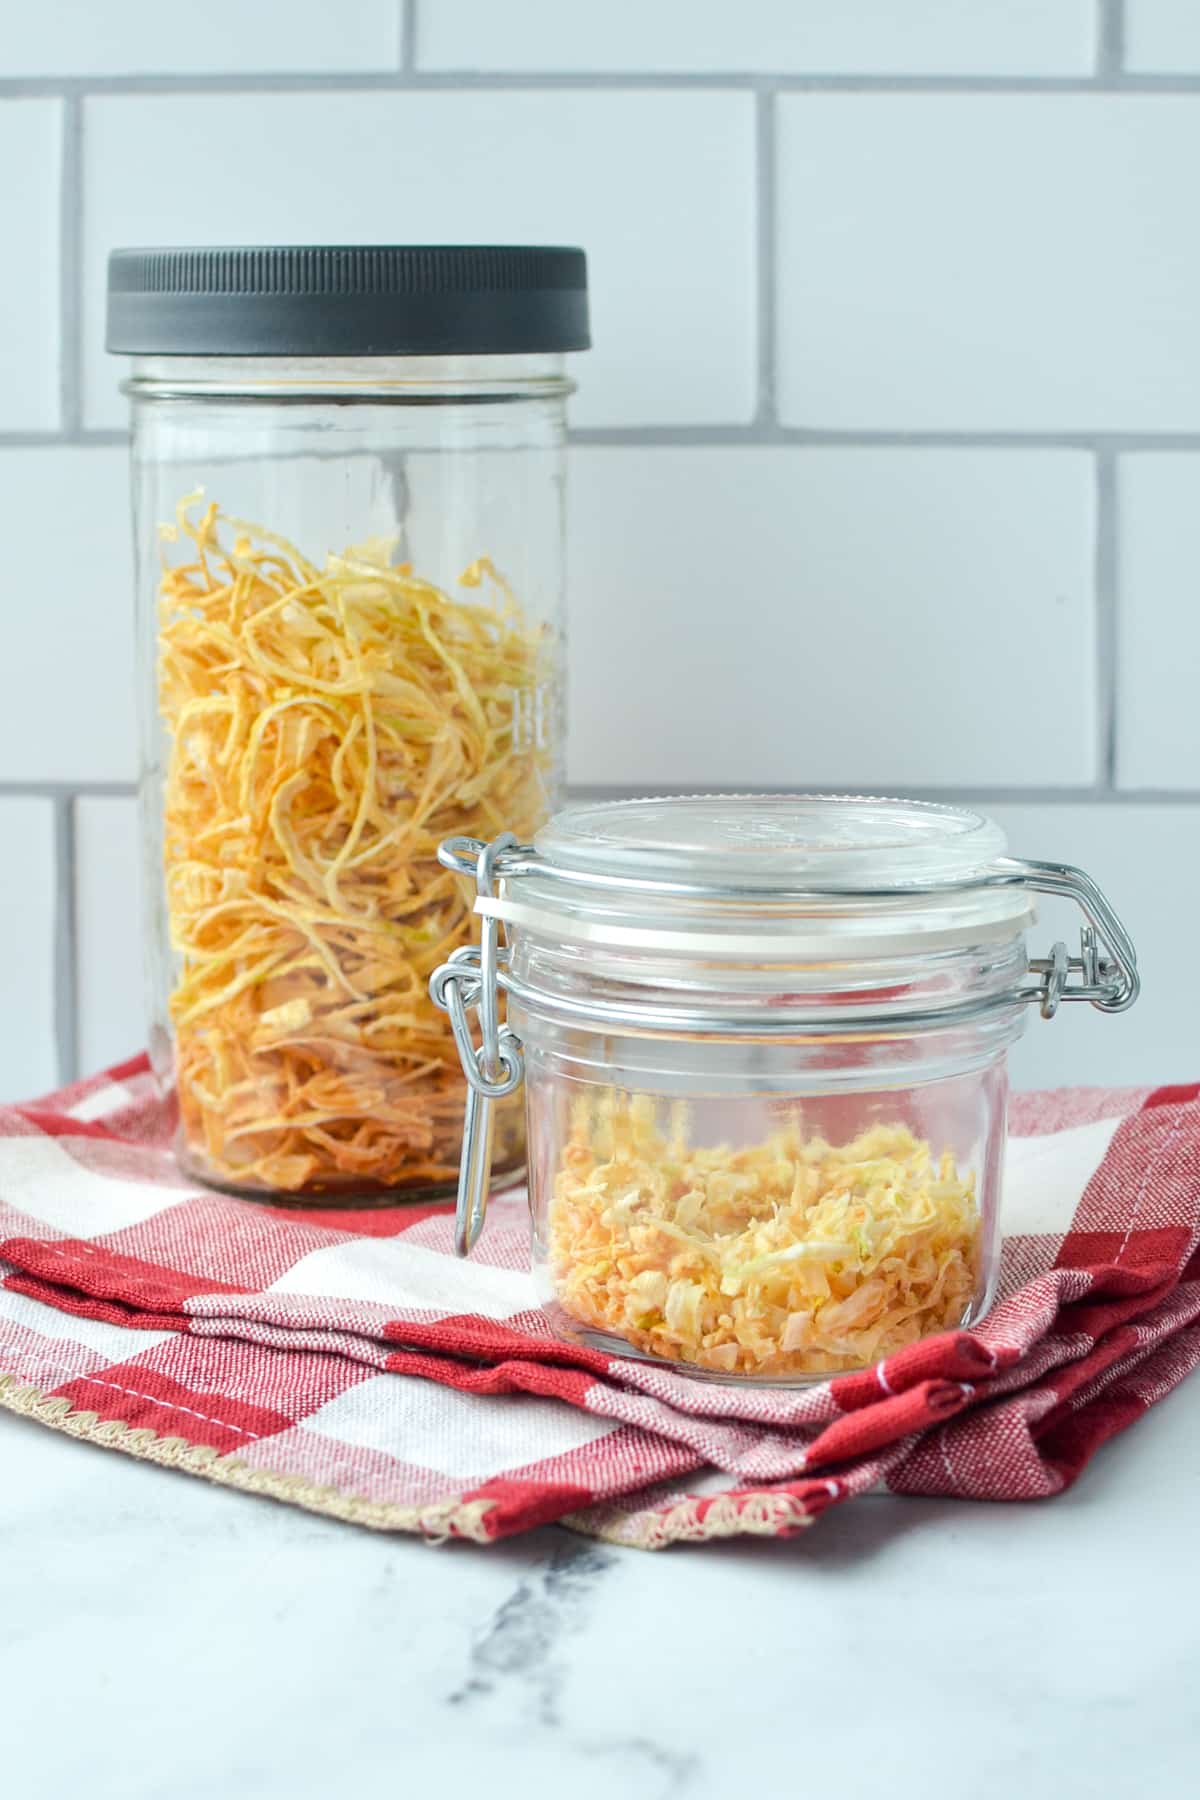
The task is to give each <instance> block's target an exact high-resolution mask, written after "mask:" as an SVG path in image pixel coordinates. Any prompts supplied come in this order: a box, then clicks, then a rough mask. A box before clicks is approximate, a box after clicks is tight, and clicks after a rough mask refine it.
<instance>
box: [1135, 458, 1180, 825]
mask: <svg viewBox="0 0 1200 1800" xmlns="http://www.w3.org/2000/svg"><path fill="white" fill-rule="evenodd" d="M1117 506H1118V511H1119V517H1120V521H1121V538H1120V544H1121V561H1120V583H1119V591H1120V599H1121V608H1120V614H1119V617H1118V620H1117V646H1118V651H1119V655H1120V659H1121V685H1120V712H1119V715H1118V719H1117V780H1118V783H1119V784H1120V786H1121V787H1122V788H1172V789H1180V790H1183V791H1186V790H1187V789H1189V788H1195V786H1196V782H1197V776H1198V775H1200V595H1198V593H1197V582H1196V572H1197V570H1198V569H1200V456H1196V455H1193V456H1187V455H1181V454H1179V453H1178V452H1175V453H1174V454H1172V455H1169V456H1167V455H1163V454H1161V453H1159V454H1149V455H1145V456H1126V457H1122V459H1121V465H1120V485H1119V487H1118V490H1117Z"/></svg>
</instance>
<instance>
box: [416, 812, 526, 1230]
mask: <svg viewBox="0 0 1200 1800" xmlns="http://www.w3.org/2000/svg"><path fill="white" fill-rule="evenodd" d="M467 841H468V840H464V839H461V838H459V839H452V840H451V842H452V843H454V845H455V846H456V848H461V847H462V845H463V844H464V843H465V842H467ZM516 842H517V840H516V838H515V837H514V836H513V834H512V832H511V831H506V832H504V833H503V835H502V836H500V837H498V838H495V839H493V841H492V842H491V843H490V844H472V848H473V849H474V850H475V851H476V856H475V885H476V888H477V889H478V891H479V893H480V895H481V896H483V895H487V896H490V895H491V894H492V893H493V892H494V891H495V889H494V883H495V867H496V859H497V857H499V856H500V855H501V853H502V852H503V851H505V850H508V849H511V848H512V847H513V846H514V845H515V844H516ZM448 847H449V846H444V848H448ZM442 860H443V862H444V861H445V859H444V858H443V859H442ZM446 866H448V867H451V868H455V869H459V868H460V866H461V865H460V864H459V863H457V862H453V863H449V864H447V865H446ZM500 960H501V950H500V926H499V921H498V920H496V919H490V918H485V919H483V921H482V927H481V932H480V942H479V945H478V948H477V947H476V946H475V945H474V944H465V945H464V946H463V947H462V948H461V949H459V950H455V951H454V952H453V954H452V955H451V957H450V959H449V961H448V962H444V963H443V964H442V966H441V968H439V969H435V970H434V972H433V974H432V976H431V977H430V980H429V995H430V998H431V999H432V1001H433V1003H434V1005H435V1006H440V1007H441V1009H442V1011H443V1012H445V1013H448V1014H449V1017H450V1029H451V1031H452V1032H453V1033H454V1042H455V1044H456V1045H457V1046H458V1055H459V1060H460V1061H461V1063H462V1066H463V1074H464V1075H465V1076H466V1078H467V1106H466V1114H465V1117H464V1119H463V1143H462V1161H461V1162H460V1164H459V1169H458V1199H457V1203H456V1205H455V1210H454V1253H455V1255H456V1256H469V1255H470V1253H471V1251H472V1250H473V1249H474V1247H475V1244H476V1242H477V1241H478V1238H479V1234H480V1232H481V1231H482V1230H483V1222H484V1218H485V1216H486V1214H487V1198H488V1183H489V1181H490V1180H491V1173H492V1140H493V1137H494V1134H495V1105H496V1101H497V1100H503V1099H504V1097H505V1095H506V1094H512V1093H515V1092H516V1090H517V1088H519V1087H520V1085H521V1083H522V1081H523V1080H524V1079H525V1061H524V1058H523V1057H522V1055H521V1045H520V1040H519V1039H518V1037H517V1035H516V1033H515V1032H513V1031H510V1030H509V1028H508V1026H507V1025H501V1024H500V988H499V982H498V980H497V977H498V974H499V965H500ZM469 1011H477V1012H478V1014H479V1023H480V1029H481V1036H482V1042H481V1043H480V1046H479V1048H478V1049H476V1048H475V1044H474V1040H473V1039H472V1037H471V1026H470V1021H469V1020H468V1018H467V1014H468V1012H469Z"/></svg>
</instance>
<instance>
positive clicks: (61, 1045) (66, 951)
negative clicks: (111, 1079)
mask: <svg viewBox="0 0 1200 1800" xmlns="http://www.w3.org/2000/svg"><path fill="white" fill-rule="evenodd" d="M75 824H76V815H75V801H74V799H73V798H71V797H70V796H69V795H68V794H60V795H59V796H58V797H57V798H56V799H55V802H54V883H55V890H54V891H55V904H54V1043H55V1053H56V1056H57V1059H58V1078H59V1081H60V1083H66V1082H68V1081H74V1080H75V1079H76V1077H77V1076H78V1074H79V942H78V935H77V930H76V910H75V879H76V870H77V856H76V836H75Z"/></svg>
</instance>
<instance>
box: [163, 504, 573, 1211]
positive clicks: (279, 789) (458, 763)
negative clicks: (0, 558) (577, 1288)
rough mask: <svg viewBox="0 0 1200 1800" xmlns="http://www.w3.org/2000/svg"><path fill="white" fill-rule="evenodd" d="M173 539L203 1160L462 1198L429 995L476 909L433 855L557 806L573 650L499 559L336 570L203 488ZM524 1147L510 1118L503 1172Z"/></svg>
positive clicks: (250, 1175)
mask: <svg viewBox="0 0 1200 1800" xmlns="http://www.w3.org/2000/svg"><path fill="white" fill-rule="evenodd" d="M161 531H162V535H163V537H164V538H165V539H166V540H167V541H168V542H171V543H175V544H177V545H182V546H185V547H186V548H185V551H184V560H182V561H179V562H174V563H170V564H168V565H165V566H164V569H163V573H162V577H161V584H160V590H159V705H160V711H161V714H162V717H163V720H164V723H165V727H166V732H167V738H168V752H167V771H166V781H165V797H164V847H163V857H164V866H165V879H166V902H167V915H168V922H169V928H170V935H171V943H172V948H173V950H174V952H175V953H176V957H177V959H178V961H177V978H176V981H175V985H174V989H173V992H172V994H171V996H170V1014H171V1019H172V1024H173V1027H174V1036H175V1073H176V1080H177V1085H178V1093H179V1104H180V1115H181V1130H182V1136H183V1141H184V1150H185V1156H186V1158H187V1160H188V1162H189V1163H190V1164H191V1166H193V1167H194V1168H196V1169H197V1170H198V1171H199V1172H201V1173H203V1174H205V1175H207V1176H208V1177H209V1178H210V1179H213V1180H216V1181H218V1182H221V1183H225V1184H227V1185H231V1186H233V1187H236V1188H245V1189H247V1190H250V1191H267V1192H282V1193H287V1194H290V1195H297V1196H298V1195H302V1194H305V1193H314V1194H319V1193H328V1192H332V1191H340V1190H353V1191H355V1192H371V1191H377V1190H390V1189H393V1188H398V1187H399V1188H406V1187H416V1188H419V1187H423V1186H426V1185H430V1184H441V1183H446V1182H449V1181H451V1180H452V1179H453V1178H454V1176H455V1174H456V1172H457V1164H458V1145H459V1136H460V1130H461V1115H462V1101H463V1083H462V1077H461V1071H460V1069H459V1064H458V1057H457V1052H456V1050H455V1048H454V1044H453V1040H452V1038H451V1035H450V1032H449V1027H448V1024H447V1021H446V1019H445V1017H444V1015H443V1014H442V1013H440V1012H439V1011H438V1010H437V1009H436V1008H435V1007H434V1006H433V1004H432V1002H431V1001H430V999H429V996H428V992H427V983H428V979H429V975H430V973H431V971H432V970H433V969H434V968H435V967H436V966H437V965H438V963H440V962H442V961H444V960H445V958H446V957H447V955H448V954H449V953H450V951H451V950H453V949H455V948H457V947H458V946H459V945H460V944H462V943H465V942H467V941H469V939H470V937H471V925H472V918H471V911H470V897H469V896H468V895H467V894H466V893H465V892H464V890H463V888H462V886H461V885H460V883H459V882H458V880H457V878H456V877H455V876H453V875H451V874H449V873H447V872H446V871H445V870H443V869H442V868H440V867H439V865H438V862H437V855H436V852H437V846H438V844H439V842H440V841H441V840H442V839H443V838H444V837H447V836H450V835H453V834H463V835H467V836H478V837H481V838H491V837H494V836H495V835H496V834H497V833H498V832H500V831H502V830H515V831H516V832H518V833H519V834H521V835H529V834H531V833H532V831H533V830H534V829H535V828H536V826H537V825H538V824H539V823H540V822H541V820H542V819H543V818H544V817H545V816H546V813H547V812H548V810H549V805H550V801H551V799H552V797H553V795H552V788H553V783H554V779H555V774H554V756H553V749H552V747H550V746H546V745H544V744H543V743H541V742H540V741H539V735H540V734H538V733H536V732H534V731H533V730H531V729H529V727H528V721H530V720H532V719H534V718H535V717H536V716H537V715H538V701H539V696H540V695H541V694H542V693H543V690H544V687H545V684H547V683H550V684H553V683H554V679H555V675H556V657H557V651H556V646H555V641H554V638H553V635H552V633H551V632H550V631H549V630H548V629H545V628H537V627H531V626H530V625H529V624H528V623H527V622H526V620H525V618H524V616H523V614H522V611H521V609H520V607H519V606H518V604H517V603H516V601H515V600H514V598H513V596H512V594H511V593H510V592H509V590H508V588H507V586H506V584H505V583H504V582H503V580H502V579H501V578H500V576H499V575H498V574H497V572H496V571H495V570H494V569H493V568H492V566H491V564H490V563H489V562H488V561H487V560H486V559H481V560H479V561H478V562H476V563H474V564H472V566H471V567H470V568H469V569H468V570H467V571H466V572H465V574H464V575H463V576H462V577H461V581H462V583H463V585H464V586H466V587H468V588H475V589H479V588H484V589H485V593H484V594H481V595H480V597H479V598H473V599H470V600H456V599H454V598H451V597H450V596H449V595H447V594H446V593H444V592H443V591H442V590H441V589H439V588H437V587H435V586H433V585H432V584H431V583H429V582H427V581H424V580H421V579H420V578H419V577H418V576H416V575H414V574H413V572H412V570H411V568H410V567H409V566H408V565H393V564H392V563H391V562H390V561H389V557H390V555H391V551H392V545H391V544H390V543H389V542H387V541H384V540H375V541H372V542H370V543H367V544H364V545H362V546H359V547H357V548H355V549H352V550H348V551H347V552H346V553H345V554H344V555H330V556H329V557H328V559H327V561H326V563H325V565H324V567H320V568H319V567H318V566H317V565H316V564H314V563H313V562H311V561H309V559H308V558H307V557H305V556H304V555H303V554H302V553H301V552H300V551H299V550H298V549H296V547H295V546H294V545H292V544H290V543H288V542H287V540H286V539H284V538H281V537H279V536H278V535H276V534H274V533H272V532H268V531H265V530H263V529H262V528H261V527H258V526H251V525H245V524H243V523H241V522H240V521H237V520H231V519H228V518H225V517H223V516H222V515H221V514H220V512H219V511H218V508H217V506H216V505H215V504H208V505H206V506H205V505H202V503H201V501H200V497H199V496H195V495H193V496H190V497H189V498H188V499H187V500H185V501H183V502H182V503H181V504H180V506H179V509H178V517H177V523H176V524H175V525H174V526H165V527H162V528H161ZM551 691H553V687H551ZM519 721H525V722H526V723H525V724H524V725H522V724H520V723H519ZM521 1149H522V1144H521V1121H520V1114H519V1111H518V1110H517V1109H516V1108H514V1107H512V1106H509V1107H507V1108H506V1109H504V1112H503V1114H502V1118H501V1122H500V1123H499V1124H498V1127H497V1141H496V1152H497V1161H498V1164H499V1165H500V1166H503V1165H504V1164H505V1163H509V1164H511V1163H512V1162H514V1161H515V1160H516V1159H517V1158H518V1157H519V1155H520V1153H521Z"/></svg>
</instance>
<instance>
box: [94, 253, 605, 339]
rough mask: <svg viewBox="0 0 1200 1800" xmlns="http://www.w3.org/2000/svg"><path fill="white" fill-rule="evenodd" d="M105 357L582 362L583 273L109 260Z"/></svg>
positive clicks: (409, 262) (436, 262) (386, 259)
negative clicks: (552, 355) (561, 354)
mask: <svg viewBox="0 0 1200 1800" xmlns="http://www.w3.org/2000/svg"><path fill="white" fill-rule="evenodd" d="M106 343H107V347H108V349H110V350H113V351H116V352H118V353H120V354H123V355H134V356H137V355H147V356H150V355H160V356H502V355H509V354H512V355H519V354H522V353H528V352H533V353H536V352H539V351H541V352H549V351H558V350H586V349H587V348H588V346H589V344H590V343H591V334H590V331H589V328H588V301H587V259H586V257H585V256H584V253H583V251H582V250H573V249H563V248H557V247H553V248H552V247H547V246H542V245H506V244H374V245H355V246H348V245H347V246H343V245H313V246H305V245H277V246H269V247H268V246H264V247H259V248H252V247H249V246H247V247H242V248H238V247H231V248H224V249H176V250H114V251H113V253H112V255H111V256H110V257H109V259H108V331H107V336H106Z"/></svg>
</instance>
